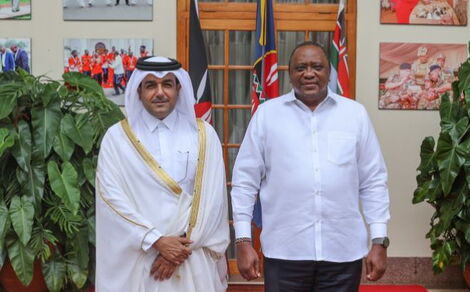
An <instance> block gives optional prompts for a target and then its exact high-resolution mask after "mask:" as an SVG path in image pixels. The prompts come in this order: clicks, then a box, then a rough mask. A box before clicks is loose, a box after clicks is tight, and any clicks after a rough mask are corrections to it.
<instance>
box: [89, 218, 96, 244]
mask: <svg viewBox="0 0 470 292" xmlns="http://www.w3.org/2000/svg"><path fill="white" fill-rule="evenodd" d="M87 221H88V242H90V243H91V244H93V245H95V246H96V236H95V235H96V217H95V216H94V215H93V216H90V217H89V218H88V219H87Z"/></svg>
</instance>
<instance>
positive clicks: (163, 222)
mask: <svg viewBox="0 0 470 292" xmlns="http://www.w3.org/2000/svg"><path fill="white" fill-rule="evenodd" d="M194 101H195V100H194V94H193V88H192V85H191V80H190V78H189V75H188V73H187V72H186V71H184V70H183V69H181V64H179V63H178V62H177V61H175V60H172V59H167V58H163V57H148V58H141V59H139V61H138V62H137V69H136V70H135V71H134V73H133V74H132V77H131V79H130V80H129V84H128V86H127V89H126V93H125V107H126V113H127V120H124V121H122V122H120V123H118V124H116V125H114V126H112V127H111V128H110V129H109V130H108V131H107V133H106V135H105V136H104V138H103V142H102V144H101V149H100V154H99V158H98V168H97V175H96V288H97V292H104V291H112V292H115V291H132V292H148V291H151V292H167V291H174V292H178V291H181V292H183V291H184V292H221V291H225V290H226V288H227V281H226V273H227V270H226V269H227V267H226V260H225V256H224V253H225V250H226V248H227V246H228V244H229V228H228V216H227V196H226V185H225V171H224V164H223V159H222V152H221V146H220V142H219V140H218V136H217V134H216V132H215V131H214V130H213V128H212V127H211V126H210V125H209V124H207V123H205V122H203V121H202V120H197V119H196V117H195V113H194Z"/></svg>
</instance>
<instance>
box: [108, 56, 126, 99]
mask: <svg viewBox="0 0 470 292" xmlns="http://www.w3.org/2000/svg"><path fill="white" fill-rule="evenodd" d="M110 67H111V68H113V69H114V77H113V86H114V95H119V94H120V93H119V89H121V90H122V93H124V91H125V88H124V86H122V79H123V78H124V65H123V64H122V57H121V55H119V52H118V51H114V60H113V61H112V63H111V65H110Z"/></svg>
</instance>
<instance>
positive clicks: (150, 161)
mask: <svg viewBox="0 0 470 292" xmlns="http://www.w3.org/2000/svg"><path fill="white" fill-rule="evenodd" d="M121 126H122V129H123V130H124V132H125V133H126V135H127V137H128V138H129V140H130V141H131V143H132V145H134V148H135V149H136V150H137V152H139V154H140V156H141V157H142V159H143V160H144V161H145V162H146V163H147V165H148V166H149V167H150V168H151V169H152V170H153V172H155V174H156V175H157V176H158V177H160V178H161V179H162V180H163V182H164V183H165V184H166V186H167V187H168V189H169V190H170V191H172V192H173V193H175V195H180V194H181V192H182V191H183V190H182V189H181V187H180V186H179V185H178V183H177V182H176V181H175V180H174V179H172V178H171V177H170V176H169V175H168V174H167V173H166V172H165V170H164V169H163V168H162V167H161V166H160V164H158V162H157V161H156V160H155V159H154V158H153V156H152V155H151V154H150V153H149V152H148V151H147V149H145V147H144V145H142V143H141V142H140V141H139V139H137V137H136V136H135V134H134V132H133V131H132V129H131V127H130V126H129V122H128V121H127V119H124V120H122V121H121Z"/></svg>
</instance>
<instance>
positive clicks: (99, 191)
mask: <svg viewBox="0 0 470 292" xmlns="http://www.w3.org/2000/svg"><path fill="white" fill-rule="evenodd" d="M97 180H98V179H97ZM99 183H100V182H99V181H98V184H99ZM98 194H99V195H100V198H101V199H102V200H103V202H105V203H106V205H108V206H109V207H110V208H111V210H113V211H114V212H115V213H116V214H118V215H119V216H120V217H122V218H123V219H124V220H126V221H128V222H129V223H132V224H134V225H137V226H139V227H143V228H146V229H149V227H147V226H146V225H144V224H141V223H138V222H135V221H134V220H132V219H130V218H127V217H126V216H124V215H123V214H121V212H119V211H118V210H117V209H116V208H114V207H113V205H112V204H111V203H110V202H108V200H106V199H105V198H104V196H103V194H102V193H101V188H100V189H99V190H98Z"/></svg>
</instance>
